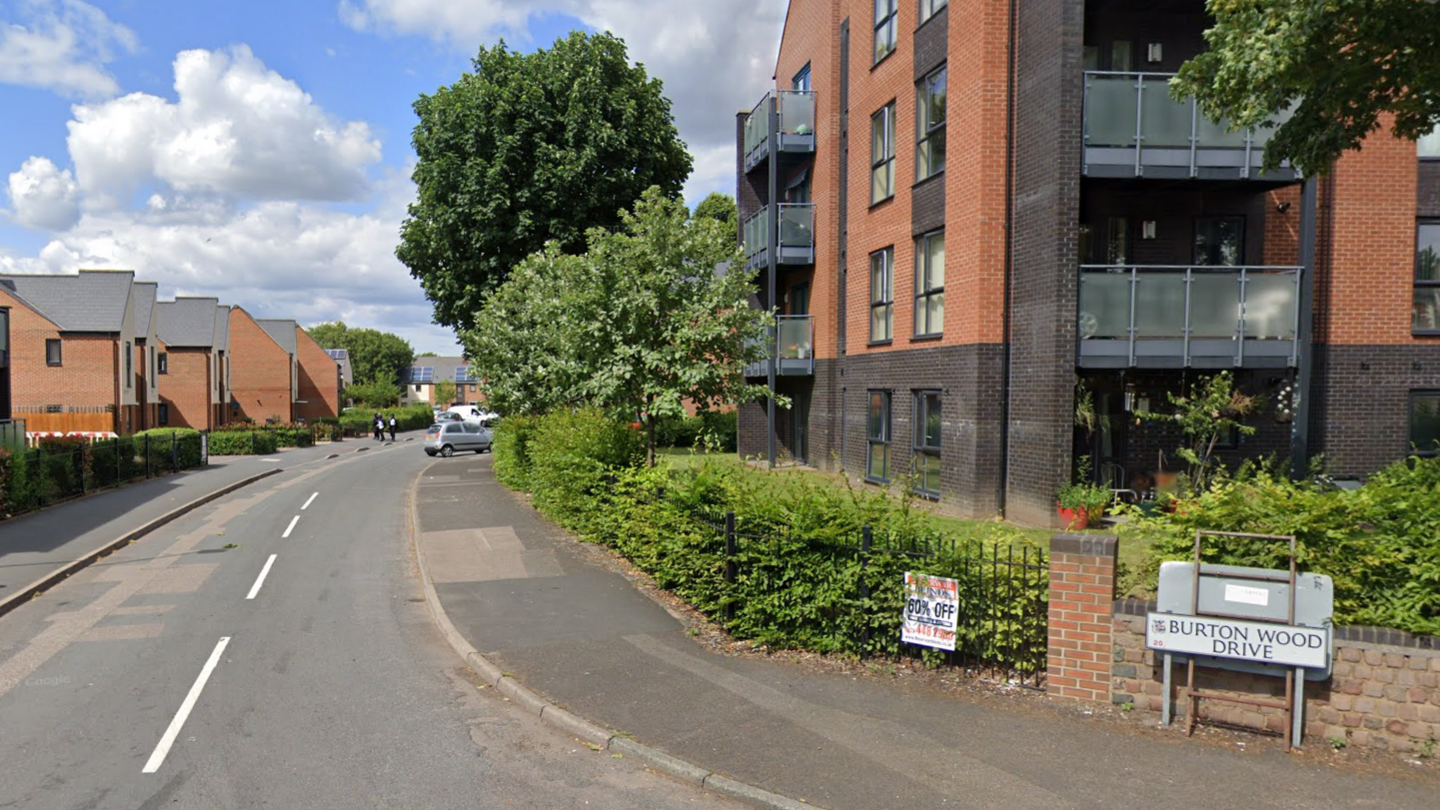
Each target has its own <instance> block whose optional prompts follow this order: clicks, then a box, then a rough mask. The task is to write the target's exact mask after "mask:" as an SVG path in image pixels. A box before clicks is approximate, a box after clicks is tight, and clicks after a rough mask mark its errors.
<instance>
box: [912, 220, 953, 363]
mask: <svg viewBox="0 0 1440 810" xmlns="http://www.w3.org/2000/svg"><path fill="white" fill-rule="evenodd" d="M937 239H938V240H939V241H940V245H941V257H942V258H941V260H940V284H939V285H933V284H931V283H930V282H931V278H932V273H933V271H934V268H933V267H932V266H931V263H930V260H931V258H932V257H931V255H930V243H931V242H933V241H935V240H937ZM944 245H945V230H944V229H943V228H942V229H940V230H936V231H930V232H929V233H924V234H921V235H920V236H918V237H916V239H915V311H914V317H913V318H911V322H912V326H913V333H912V335H911V337H912V339H924V338H937V337H942V336H943V335H944V334H945V260H944V258H943V257H944ZM932 298H938V299H939V303H940V323H939V324H934V323H930V299H932ZM921 313H924V315H925V320H926V326H927V327H929V329H928V330H927V331H923V332H922V331H920V316H921Z"/></svg>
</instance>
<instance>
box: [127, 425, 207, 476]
mask: <svg viewBox="0 0 1440 810" xmlns="http://www.w3.org/2000/svg"><path fill="white" fill-rule="evenodd" d="M134 440H135V455H136V457H137V458H138V459H139V462H140V464H142V465H143V464H144V463H145V460H146V458H147V453H148V458H149V464H150V470H151V472H174V471H176V470H187V469H190V468H191V467H198V466H200V441H201V440H200V431H198V430H195V429H193V428H156V429H154V430H142V431H140V432H139V433H136V434H135V436H134ZM211 452H214V451H213V450H212V451H211Z"/></svg>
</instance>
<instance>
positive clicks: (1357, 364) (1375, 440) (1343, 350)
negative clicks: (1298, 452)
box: [1310, 343, 1440, 475]
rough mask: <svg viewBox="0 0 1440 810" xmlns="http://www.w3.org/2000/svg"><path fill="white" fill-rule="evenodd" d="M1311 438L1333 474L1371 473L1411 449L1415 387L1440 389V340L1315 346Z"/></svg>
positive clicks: (1327, 469) (1326, 466) (1327, 468)
mask: <svg viewBox="0 0 1440 810" xmlns="http://www.w3.org/2000/svg"><path fill="white" fill-rule="evenodd" d="M1315 372H1316V374H1315V378H1316V379H1315V383H1316V389H1317V390H1318V391H1319V396H1318V397H1317V398H1316V401H1315V403H1314V406H1313V408H1312V410H1311V421H1310V425H1311V427H1310V440H1311V446H1312V447H1313V448H1314V452H1315V453H1323V454H1324V456H1325V471H1326V472H1327V473H1329V474H1331V475H1366V474H1368V473H1371V472H1374V471H1375V470H1378V469H1380V468H1382V467H1385V466H1387V465H1389V464H1391V463H1392V462H1394V461H1396V460H1397V459H1400V458H1403V457H1404V456H1405V454H1406V453H1407V452H1408V451H1409V449H1410V445H1409V435H1410V427H1409V414H1410V408H1409V405H1410V392H1411V391H1412V390H1417V389H1422V390H1423V389H1428V390H1437V389H1440V343H1437V344H1433V345H1418V346H1316V347H1315Z"/></svg>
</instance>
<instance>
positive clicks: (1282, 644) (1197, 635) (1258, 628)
mask: <svg viewBox="0 0 1440 810" xmlns="http://www.w3.org/2000/svg"><path fill="white" fill-rule="evenodd" d="M1145 646H1147V647H1149V648H1150V649H1152V650H1159V651H1161V652H1166V653H1183V654H1189V655H1213V656H1216V657H1218V658H1232V659H1238V660H1241V661H1260V662H1263V663H1266V664H1280V665H1282V666H1287V667H1316V668H1320V669H1323V668H1325V667H1327V666H1329V664H1330V628H1328V627H1324V628H1315V627H1292V626H1288V625H1282V624H1272V623H1267V622H1247V621H1239V620H1236V619H1221V618H1216V617H1213V616H1179V615H1174V614H1167V613H1150V614H1149V615H1148V616H1147V617H1146V621H1145Z"/></svg>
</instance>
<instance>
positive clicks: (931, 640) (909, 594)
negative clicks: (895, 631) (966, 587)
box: [900, 571, 960, 652]
mask: <svg viewBox="0 0 1440 810" xmlns="http://www.w3.org/2000/svg"><path fill="white" fill-rule="evenodd" d="M959 612H960V589H959V585H958V584H957V583H956V582H955V580H953V579H946V578H944V577H932V576H930V575H928V574H915V573H912V572H909V571H906V572H905V624H904V627H903V628H902V629H901V631H900V640H901V641H903V642H905V643H906V644H921V645H924V646H926V647H934V648H935V649H937V650H950V651H952V652H953V651H954V650H955V617H956V614H958V613H959Z"/></svg>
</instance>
